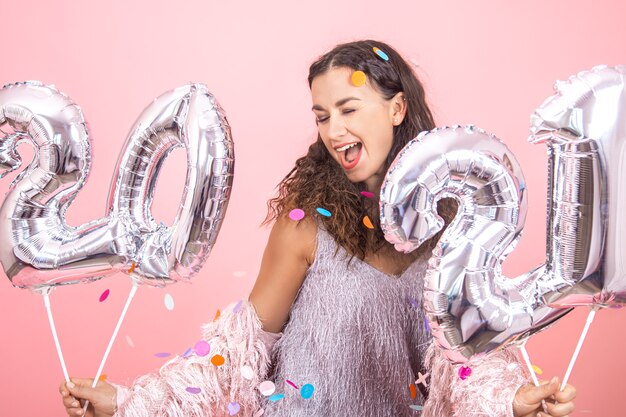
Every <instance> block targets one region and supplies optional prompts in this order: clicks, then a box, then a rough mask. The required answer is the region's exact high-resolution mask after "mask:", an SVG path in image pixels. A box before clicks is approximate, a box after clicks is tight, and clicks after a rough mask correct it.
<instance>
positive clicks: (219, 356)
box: [211, 355, 224, 366]
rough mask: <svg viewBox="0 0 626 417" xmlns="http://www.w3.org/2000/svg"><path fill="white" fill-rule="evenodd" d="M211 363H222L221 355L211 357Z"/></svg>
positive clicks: (219, 364)
mask: <svg viewBox="0 0 626 417" xmlns="http://www.w3.org/2000/svg"><path fill="white" fill-rule="evenodd" d="M211 363H212V364H213V365H215V366H222V365H224V357H223V356H222V355H215V356H213V357H212V358H211Z"/></svg>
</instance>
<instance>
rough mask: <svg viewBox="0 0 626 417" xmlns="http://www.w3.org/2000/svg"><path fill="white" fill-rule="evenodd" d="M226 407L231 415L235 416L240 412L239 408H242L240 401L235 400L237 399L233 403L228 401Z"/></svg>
mask: <svg viewBox="0 0 626 417" xmlns="http://www.w3.org/2000/svg"><path fill="white" fill-rule="evenodd" d="M226 408H227V409H228V413H229V414H230V415H231V416H234V415H235V414H237V413H238V412H239V410H241V406H240V405H239V403H238V402H235V401H233V402H231V403H228V405H227V406H226Z"/></svg>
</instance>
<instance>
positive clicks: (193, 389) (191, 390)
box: [185, 387, 202, 394]
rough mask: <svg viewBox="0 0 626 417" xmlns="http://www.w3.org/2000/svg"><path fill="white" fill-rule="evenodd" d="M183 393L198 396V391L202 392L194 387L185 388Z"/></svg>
mask: <svg viewBox="0 0 626 417" xmlns="http://www.w3.org/2000/svg"><path fill="white" fill-rule="evenodd" d="M185 391H187V392H189V393H191V394H200V391H202V390H201V389H200V388H196V387H187V388H185Z"/></svg>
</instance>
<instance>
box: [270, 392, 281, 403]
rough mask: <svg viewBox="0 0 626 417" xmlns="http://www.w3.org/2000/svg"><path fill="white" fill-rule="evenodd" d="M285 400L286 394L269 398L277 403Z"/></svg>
mask: <svg viewBox="0 0 626 417" xmlns="http://www.w3.org/2000/svg"><path fill="white" fill-rule="evenodd" d="M283 398H285V394H274V395H272V396H271V397H269V398H268V400H270V401H273V402H276V401H278V400H282V399H283Z"/></svg>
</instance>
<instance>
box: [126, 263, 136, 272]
mask: <svg viewBox="0 0 626 417" xmlns="http://www.w3.org/2000/svg"><path fill="white" fill-rule="evenodd" d="M135 268H137V264H136V263H134V262H133V264H132V265H131V266H130V268H128V273H129V274H132V273H133V271H135Z"/></svg>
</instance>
